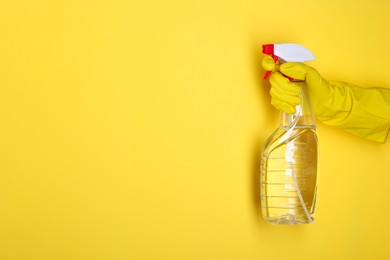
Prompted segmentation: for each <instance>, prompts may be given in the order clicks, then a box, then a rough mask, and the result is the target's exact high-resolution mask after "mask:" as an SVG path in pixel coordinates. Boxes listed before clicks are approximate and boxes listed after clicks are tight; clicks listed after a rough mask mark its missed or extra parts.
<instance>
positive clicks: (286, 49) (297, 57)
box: [262, 43, 315, 79]
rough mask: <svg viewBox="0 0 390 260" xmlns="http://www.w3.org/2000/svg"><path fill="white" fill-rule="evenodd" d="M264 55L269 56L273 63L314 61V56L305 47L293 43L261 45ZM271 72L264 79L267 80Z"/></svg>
mask: <svg viewBox="0 0 390 260" xmlns="http://www.w3.org/2000/svg"><path fill="white" fill-rule="evenodd" d="M262 52H263V53H264V54H267V55H271V57H272V58H273V59H274V61H275V62H276V61H278V59H282V60H283V61H287V62H305V61H311V60H314V59H315V58H314V55H313V54H312V53H311V52H310V51H309V50H308V49H306V48H305V47H303V46H301V45H298V44H294V43H284V44H263V51H262ZM270 74H271V71H267V72H266V73H265V75H264V79H267V78H268V77H269V75H270Z"/></svg>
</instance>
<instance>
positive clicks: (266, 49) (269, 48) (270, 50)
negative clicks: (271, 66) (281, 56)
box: [263, 44, 274, 55]
mask: <svg viewBox="0 0 390 260" xmlns="http://www.w3.org/2000/svg"><path fill="white" fill-rule="evenodd" d="M263 53H264V54H269V55H274V45H273V44H263Z"/></svg>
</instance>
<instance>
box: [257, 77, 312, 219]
mask: <svg viewBox="0 0 390 260" xmlns="http://www.w3.org/2000/svg"><path fill="white" fill-rule="evenodd" d="M295 84H298V85H299V86H300V88H301V94H300V96H301V99H302V102H301V104H299V105H297V106H296V113H295V114H287V113H285V112H281V123H280V126H279V128H278V129H277V130H276V131H275V132H274V133H273V134H272V135H271V136H270V137H269V138H268V139H267V140H266V142H265V144H264V147H263V152H262V159H261V177H260V184H261V207H262V213H263V217H264V218H265V220H266V221H268V222H270V223H273V224H291V225H294V224H308V223H311V222H313V220H314V213H315V207H316V198H317V179H318V178H317V177H318V176H317V162H318V140H317V135H316V124H315V118H314V114H313V112H312V109H311V106H310V101H309V99H308V96H307V91H306V83H305V82H301V81H299V82H298V81H295Z"/></svg>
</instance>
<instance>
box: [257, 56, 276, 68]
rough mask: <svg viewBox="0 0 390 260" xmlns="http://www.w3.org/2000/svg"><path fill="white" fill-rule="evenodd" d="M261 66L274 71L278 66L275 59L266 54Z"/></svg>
mask: <svg viewBox="0 0 390 260" xmlns="http://www.w3.org/2000/svg"><path fill="white" fill-rule="evenodd" d="M261 66H262V67H263V69H265V70H266V71H273V70H274V69H275V67H276V64H275V61H274V59H273V58H272V57H271V56H270V55H266V56H265V57H264V58H263V60H262V62H261Z"/></svg>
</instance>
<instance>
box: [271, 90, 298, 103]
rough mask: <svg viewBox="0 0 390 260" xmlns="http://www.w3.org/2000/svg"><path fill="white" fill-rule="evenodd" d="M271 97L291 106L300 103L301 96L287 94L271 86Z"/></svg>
mask: <svg viewBox="0 0 390 260" xmlns="http://www.w3.org/2000/svg"><path fill="white" fill-rule="evenodd" d="M270 94H271V97H272V98H274V99H277V100H280V101H282V102H284V103H287V104H289V105H291V106H296V105H298V104H300V103H301V101H302V100H301V98H300V97H299V96H297V95H289V94H286V93H284V92H280V91H279V90H278V89H276V88H271V90H270Z"/></svg>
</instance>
